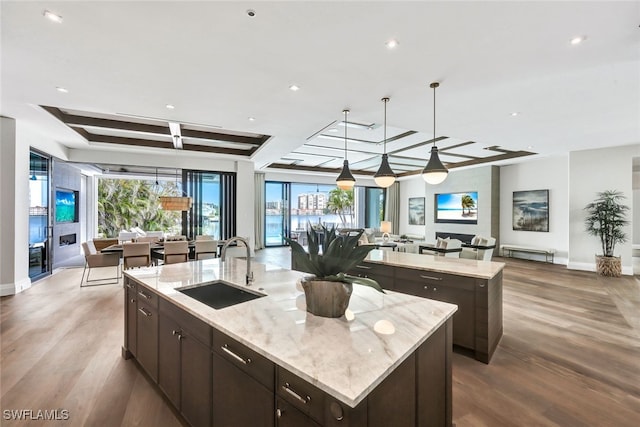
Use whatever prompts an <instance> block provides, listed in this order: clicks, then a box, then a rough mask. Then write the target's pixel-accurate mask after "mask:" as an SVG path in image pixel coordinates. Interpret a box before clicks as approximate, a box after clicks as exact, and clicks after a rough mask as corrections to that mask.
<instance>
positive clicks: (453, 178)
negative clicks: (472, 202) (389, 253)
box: [400, 166, 499, 241]
mask: <svg viewBox="0 0 640 427" xmlns="http://www.w3.org/2000/svg"><path fill="white" fill-rule="evenodd" d="M492 170H493V167H492V166H483V167H478V168H472V169H464V170H452V171H449V176H447V179H446V180H445V181H444V182H443V183H442V184H438V185H429V184H427V183H425V182H424V180H423V179H422V176H421V175H417V176H416V177H413V178H410V179H408V180H402V181H401V184H400V234H411V235H414V234H417V235H424V236H425V239H426V240H427V241H434V240H435V233H436V231H440V232H451V233H462V234H472V235H475V234H479V235H482V236H493V237H496V238H499V236H498V234H499V230H497V229H494V228H493V227H492V221H494V216H493V215H499V212H498V211H497V210H496V211H495V212H493V211H492V205H493V203H492V199H494V194H493V193H494V189H493V185H494V183H493V182H492V181H493V180H492ZM470 191H477V192H478V224H448V223H444V224H443V223H437V224H436V223H435V194H439V193H463V192H470ZM410 197H425V225H424V226H420V225H409V208H408V204H409V198H410Z"/></svg>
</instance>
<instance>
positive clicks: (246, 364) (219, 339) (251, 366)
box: [213, 329, 275, 391]
mask: <svg viewBox="0 0 640 427" xmlns="http://www.w3.org/2000/svg"><path fill="white" fill-rule="evenodd" d="M213 351H215V352H216V353H217V354H219V355H220V356H222V357H223V358H224V359H226V360H228V361H230V362H231V363H233V364H234V365H235V366H237V367H238V368H240V369H242V370H243V371H244V372H246V373H247V374H249V375H251V376H252V377H253V378H255V379H256V380H257V381H258V382H260V383H261V384H262V385H264V386H265V387H267V388H268V389H269V390H271V391H273V383H274V377H275V365H274V364H273V362H272V361H270V360H269V359H267V358H266V357H264V356H262V355H260V354H258V353H257V352H255V351H253V350H251V349H250V348H249V347H247V346H246V345H244V344H241V343H239V342H238V341H236V340H234V339H232V338H230V337H228V336H227V335H225V334H223V333H222V332H220V331H218V330H217V329H213Z"/></svg>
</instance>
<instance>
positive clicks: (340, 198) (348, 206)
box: [327, 188, 354, 227]
mask: <svg viewBox="0 0 640 427" xmlns="http://www.w3.org/2000/svg"><path fill="white" fill-rule="evenodd" d="M353 201H354V197H353V190H341V189H339V188H334V189H333V190H331V191H329V200H328V201H327V209H328V210H329V211H331V212H332V213H334V214H337V215H338V216H339V217H340V222H341V223H342V225H343V226H344V227H346V226H348V225H351V224H353V220H354V218H353V215H354V211H353ZM347 217H349V221H347Z"/></svg>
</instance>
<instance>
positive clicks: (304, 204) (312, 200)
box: [298, 193, 327, 211]
mask: <svg viewBox="0 0 640 427" xmlns="http://www.w3.org/2000/svg"><path fill="white" fill-rule="evenodd" d="M326 207H327V195H326V194H324V193H303V194H300V195H298V209H300V210H314V211H318V210H320V211H321V210H323V209H324V208H326Z"/></svg>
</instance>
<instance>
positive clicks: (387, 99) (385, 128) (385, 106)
mask: <svg viewBox="0 0 640 427" xmlns="http://www.w3.org/2000/svg"><path fill="white" fill-rule="evenodd" d="M382 101H383V102H384V154H387V102H389V98H382Z"/></svg>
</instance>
